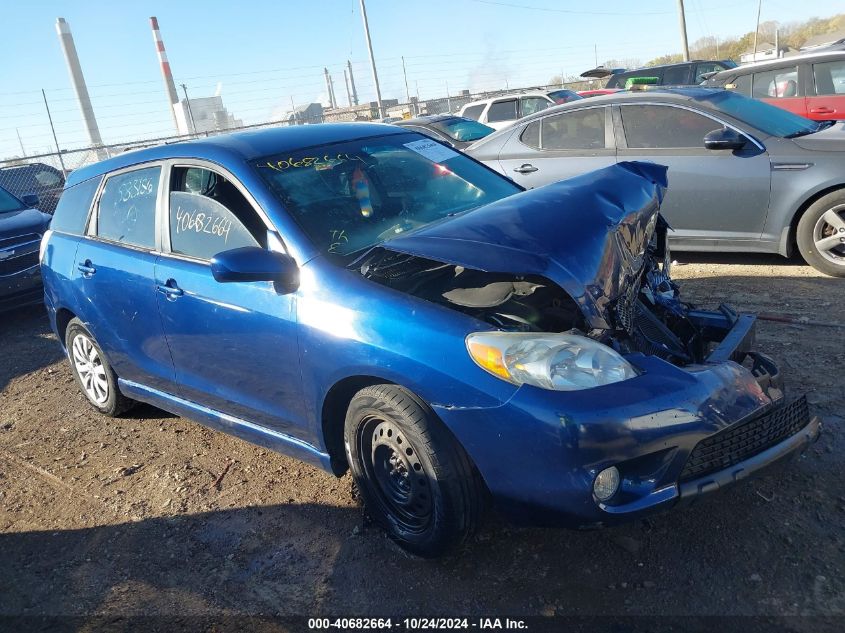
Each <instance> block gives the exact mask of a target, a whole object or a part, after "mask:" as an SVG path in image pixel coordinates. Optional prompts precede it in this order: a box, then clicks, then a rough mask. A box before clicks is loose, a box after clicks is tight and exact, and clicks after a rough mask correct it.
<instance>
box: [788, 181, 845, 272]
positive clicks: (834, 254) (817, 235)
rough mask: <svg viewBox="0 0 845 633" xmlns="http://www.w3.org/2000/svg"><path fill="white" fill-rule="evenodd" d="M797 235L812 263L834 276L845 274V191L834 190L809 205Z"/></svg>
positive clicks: (800, 244) (800, 222)
mask: <svg viewBox="0 0 845 633" xmlns="http://www.w3.org/2000/svg"><path fill="white" fill-rule="evenodd" d="M795 237H796V241H797V242H798V250H800V251H801V255H802V256H803V257H804V259H805V260H806V261H807V263H808V264H810V266H812V267H813V268H815V269H816V270H818V271H820V272H823V273H824V274H826V275H830V276H831V277H845V191H834V192H833V193H829V194H827V195H826V196H822V197H821V198H819V199H818V200H816V201H815V202H814V203H813V204H812V205H810V207H809V208H808V209H807V211H806V212H805V213H804V215H802V216H801V220H800V221H799V222H798V230H797V231H796V235H795Z"/></svg>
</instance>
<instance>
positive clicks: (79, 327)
mask: <svg viewBox="0 0 845 633" xmlns="http://www.w3.org/2000/svg"><path fill="white" fill-rule="evenodd" d="M80 337H82V338H83V339H85V340H87V341H88V342H90V344H91V345H92V346H93V349H94V350H95V352H96V356H95V357H94V358H95V361H94V362H93V363H92V364H91V365H92V367H95V368H96V369H97V370H98V371H99V369H100V368H102V382H104V383H105V384H106V385H107V391H106V393H105V397H103V398H99V399H98V398H96V397H95V395H92V394H91V393H89V391H90V389H89V387H86V384H85V379H83V377H82V376H81V375H80V370H79V368H78V367H77V363H76V362H75V361H74V344H75V343H76V342H77V339H78V338H80ZM80 343H81V340H80ZM65 348H66V349H67V355H68V362H69V363H70V370H71V372H73V377H74V379H75V380H76V384H77V385H78V386H79V390H80V391H81V392H82V394H83V395H84V396H85V398H86V400H88V402H89V404H90V405H91V406H92V407H94V408H95V409H96V410H97V411H99V412H100V413H102V414H103V415H106V416H109V417H112V418H113V417H116V416H118V415H120V414H121V413H123V412H124V411H126V410H127V409H129V408H131V407H132V406H133V405H134V404H135V401H134V400H130V399H129V398H127V397H126V396H124V395H123V394H122V393H120V389H118V386H117V374H115V373H114V370H113V369H112V368H111V365H109V361H108V359H106V356H105V354H103V350H102V349H100V345H99V344H98V343H97V340H96V339H95V338H94V336H93V335H92V334H91V332H89V331H88V328H86V327H85V325H84V324H83V323H82V321H80V320H79V319H77V318H73V319H71V321H70V323H68V326H67V330H66V331H65ZM100 393H102V392H100ZM95 394H96V392H95Z"/></svg>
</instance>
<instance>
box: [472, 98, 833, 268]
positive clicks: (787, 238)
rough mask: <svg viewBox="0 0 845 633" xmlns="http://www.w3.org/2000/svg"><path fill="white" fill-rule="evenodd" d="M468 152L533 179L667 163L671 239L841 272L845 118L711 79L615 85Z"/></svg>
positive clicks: (684, 246)
mask: <svg viewBox="0 0 845 633" xmlns="http://www.w3.org/2000/svg"><path fill="white" fill-rule="evenodd" d="M466 152H467V153H468V154H470V155H471V156H473V157H474V158H477V159H478V160H481V161H482V162H484V163H485V164H486V165H488V166H489V167H491V168H493V169H495V170H497V171H498V172H500V173H502V174H503V175H506V176H508V177H509V178H512V179H513V180H514V181H516V182H517V183H519V184H520V185H522V186H524V187H526V188H534V187H540V186H542V185H546V184H549V183H552V182H556V181H558V180H562V179H566V178H571V177H573V176H577V175H580V174H584V173H586V172H589V171H591V170H594V169H600V168H603V167H607V166H609V165H613V164H615V163H618V162H621V161H629V160H642V161H650V162H655V163H659V164H662V165H666V166H668V167H669V178H670V181H671V183H672V187H671V189H670V191H669V193H668V194H667V199H666V201H665V202H664V205H663V208H662V213H663V214H664V216H665V217H666V219H667V221H668V222H669V224H670V226H671V227H672V231H671V232H670V234H669V235H670V241H671V243H672V245H673V246H674V247H675V248H678V249H681V250H691V251H720V252H724V251H747V252H771V253H779V254H781V255H785V256H788V255H790V254H791V253H792V251H793V249H794V248H795V247H796V246H797V248H798V250H800V252H801V254H802V255H803V257H804V259H805V260H806V261H807V262H808V263H809V264H811V265H812V266H813V267H815V268H817V269H818V270H820V271H822V272H824V273H826V274H828V275H833V276H837V277H845V124H843V123H832V122H823V123H822V122H814V121H810V120H808V119H805V118H803V117H799V116H796V115H794V114H791V113H789V112H787V111H785V110H781V109H779V108H775V107H772V106H770V105H768V104H765V103H762V102H760V101H755V100H753V99H748V98H746V97H743V96H741V95H739V94H736V93H734V92H731V91H726V90H721V89H713V88H686V89H684V88H679V89H669V88H665V89H658V90H649V91H645V92H619V93H616V94H612V95H606V96H599V97H594V98H592V99H589V100H584V101H579V102H577V103H570V104H566V105H562V106H557V107H555V108H552V109H549V110H545V111H543V112H540V113H538V114H535V115H533V116H530V117H527V118H525V119H522V120H520V121H519V122H517V123H516V124H515V125H513V126H511V127H509V128H507V129H504V130H501V131H499V132H496V133H494V134H491V135H490V136H488V137H486V138H485V139H483V140H481V141H479V142H477V143H475V144H473V145H471V146H470V147H469V148H467V150H466Z"/></svg>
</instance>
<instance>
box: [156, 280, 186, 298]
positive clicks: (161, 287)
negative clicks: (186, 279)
mask: <svg viewBox="0 0 845 633" xmlns="http://www.w3.org/2000/svg"><path fill="white" fill-rule="evenodd" d="M156 291H157V292H160V293H161V294H163V295H164V296H165V297H166V298H167V300H168V301H176V299H178V298H179V297H181V296H182V295H183V294H185V291H184V290H182V289H181V288H180V287H179V286H178V285H177V283H176V280H175V279H168V280H167V283H166V284H157V285H156Z"/></svg>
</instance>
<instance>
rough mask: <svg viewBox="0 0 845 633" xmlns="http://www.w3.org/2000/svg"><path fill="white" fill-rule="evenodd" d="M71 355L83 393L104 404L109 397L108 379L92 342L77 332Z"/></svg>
mask: <svg viewBox="0 0 845 633" xmlns="http://www.w3.org/2000/svg"><path fill="white" fill-rule="evenodd" d="M71 356H72V359H73V365H74V367H75V368H76V373H77V374H78V375H79V380H80V382H81V383H82V388H83V389H84V390H85V394H86V395H87V396H88V398H89V399H90V400H91V401H92V402H94V403H96V404H98V405H104V404H105V403H106V402H107V401H108V399H109V381H108V378H107V377H106V368H105V367H104V366H103V361H102V360H101V359H100V354H99V353H98V352H97V347H96V346H95V345H94V342H93V341H92V340H91V339H90V338H88V337H87V336H85V335H84V334H77V335H76V336H75V337H74V339H73V343H72V344H71Z"/></svg>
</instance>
